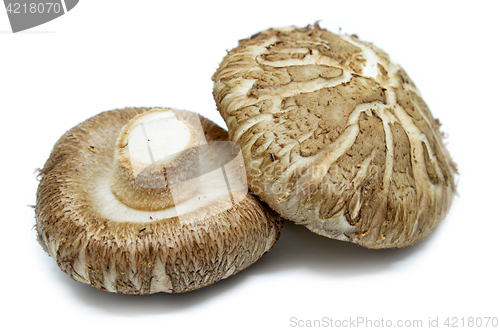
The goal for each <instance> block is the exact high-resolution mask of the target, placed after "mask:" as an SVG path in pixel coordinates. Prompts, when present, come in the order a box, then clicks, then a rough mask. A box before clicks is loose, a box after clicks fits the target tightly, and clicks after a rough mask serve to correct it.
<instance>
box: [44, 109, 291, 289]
mask: <svg viewBox="0 0 500 331" xmlns="http://www.w3.org/2000/svg"><path fill="white" fill-rule="evenodd" d="M148 110H149V109H147V108H125V109H117V110H112V111H108V112H104V113H101V114H99V115H97V116H94V117H92V118H90V119H88V120H86V121H84V122H83V123H81V124H79V125H77V126H75V127H74V128H72V129H71V130H69V131H68V132H66V133H65V134H64V135H63V136H62V137H61V138H60V139H59V141H58V142H57V143H56V145H55V146H54V149H53V151H52V153H51V155H50V157H49V159H48V160H47V162H46V164H45V166H44V168H43V169H42V171H41V180H40V184H39V187H38V191H37V202H36V208H35V213H36V228H37V232H38V237H39V238H38V240H39V242H40V244H41V245H42V247H43V248H44V249H45V250H46V251H47V252H48V253H49V255H50V256H52V257H53V258H54V259H55V260H56V261H57V263H58V265H59V267H60V268H61V269H62V270H63V271H64V272H66V273H67V274H68V275H70V276H71V277H72V278H73V279H74V280H77V281H79V282H83V283H87V284H90V285H92V286H93V287H96V288H98V289H101V290H105V291H110V292H118V293H124V294H150V293H155V292H186V291H190V290H194V289H198V288H201V287H203V286H206V285H210V284H212V283H214V282H217V281H219V280H221V279H224V278H226V277H229V276H231V275H233V274H236V273H237V272H239V271H240V270H243V269H245V268H247V267H248V266H250V265H251V264H252V263H254V262H255V261H256V260H257V259H259V258H260V257H261V256H262V255H263V254H264V253H265V252H267V251H268V250H269V249H270V248H271V247H272V246H273V244H274V242H275V241H276V240H277V239H278V237H279V232H280V229H281V226H282V222H281V221H280V220H279V218H278V217H277V215H275V214H273V213H272V212H270V211H268V210H267V209H266V208H265V207H263V206H262V205H261V204H260V203H259V202H258V201H257V200H256V199H255V198H254V197H253V196H252V195H250V194H246V195H243V196H242V197H241V199H240V200H239V201H237V202H236V203H234V202H235V201H236V200H231V199H228V198H227V197H225V196H220V197H217V198H215V199H214V200H213V201H211V202H210V203H207V204H205V205H203V206H199V208H196V209H194V210H192V211H191V212H188V213H185V214H184V215H176V214H175V211H172V207H167V208H165V209H162V210H157V208H156V207H157V206H155V207H154V208H151V210H145V208H134V207H131V206H128V205H127V204H126V203H124V202H123V201H121V200H120V199H119V198H118V197H117V195H115V194H113V192H112V189H111V182H112V181H113V180H114V178H115V176H116V173H115V170H116V166H115V157H114V155H115V143H116V141H117V138H118V137H119V135H120V132H121V131H122V128H123V127H124V126H125V125H126V124H127V123H128V122H129V121H130V120H131V119H132V118H134V116H136V115H138V114H142V113H144V112H146V111H148ZM174 112H175V113H176V114H177V115H178V116H179V117H181V118H182V119H184V120H185V121H187V122H190V121H192V120H193V121H194V120H195V119H198V117H199V118H200V120H201V126H202V128H203V130H204V134H205V138H206V140H207V141H222V140H227V133H226V132H225V130H223V129H222V128H220V127H218V126H217V125H216V124H214V123H212V122H210V121H209V120H207V119H205V118H203V117H201V116H199V115H197V114H195V113H191V112H187V111H178V110H174ZM150 190H152V191H150V192H147V193H148V194H151V193H154V190H155V189H150ZM245 192H246V191H245ZM141 194H142V193H141ZM172 215H173V216H172ZM206 215H209V216H208V217H207V216H206Z"/></svg>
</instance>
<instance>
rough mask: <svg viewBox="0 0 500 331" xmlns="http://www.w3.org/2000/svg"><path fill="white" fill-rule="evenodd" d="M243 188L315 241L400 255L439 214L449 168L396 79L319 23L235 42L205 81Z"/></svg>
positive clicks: (376, 56) (405, 81)
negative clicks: (234, 152)
mask: <svg viewBox="0 0 500 331" xmlns="http://www.w3.org/2000/svg"><path fill="white" fill-rule="evenodd" d="M213 80H214V97H215V100H216V103H217V107H218V110H219V111H220V113H221V115H222V117H223V118H224V120H225V121H226V123H227V126H228V128H229V137H230V139H231V140H232V141H234V142H237V143H238V144H239V145H240V147H241V149H242V151H243V157H244V160H245V165H246V169H247V175H248V185H249V188H250V189H251V190H252V191H253V192H255V193H256V194H257V195H258V196H259V197H260V198H261V199H262V200H264V201H265V202H266V203H267V204H268V205H269V206H270V207H271V208H273V209H274V210H276V211H277V212H278V213H280V214H281V215H282V216H283V217H285V218H288V219H290V220H292V221H294V222H296V223H298V224H303V225H305V226H306V227H308V228H309V229H310V230H311V231H313V232H316V233H318V234H321V235H324V236H327V237H330V238H335V239H340V240H344V241H351V242H354V243H357V244H359V245H362V246H366V247H370V248H386V247H403V246H407V245H411V244H413V243H415V242H417V241H418V240H421V239H422V238H424V237H425V236H427V235H428V234H429V233H431V232H432V231H433V230H434V229H435V228H436V227H437V226H438V224H439V223H440V222H441V221H442V220H443V218H444V217H445V215H446V213H447V212H448V210H449V208H450V205H451V202H452V198H453V195H454V193H455V183H454V174H455V173H456V168H455V165H454V163H453V161H452V160H451V158H450V156H449V153H448V151H447V150H446V147H445V145H444V144H443V137H442V134H441V133H440V131H439V127H440V124H439V122H438V121H437V120H436V119H434V117H433V115H432V114H431V112H430V111H429V109H428V107H427V105H426V104H425V102H424V101H423V99H422V97H421V94H420V92H419V91H418V89H417V88H416V87H415V85H414V83H413V82H412V81H411V80H410V78H409V77H408V75H407V74H406V72H405V71H404V70H403V69H402V68H401V67H400V66H399V65H397V64H395V63H393V62H391V60H390V58H389V56H388V55H387V54H386V53H384V52H383V51H382V50H380V49H378V48H377V47H375V46H374V45H372V44H370V43H367V42H363V41H361V40H359V39H358V38H357V37H356V36H355V35H352V36H348V35H336V34H333V33H331V32H329V31H326V30H324V29H321V28H320V27H319V26H317V25H315V26H314V27H305V28H296V27H290V28H281V29H269V30H266V31H263V32H260V33H258V34H255V35H254V36H252V37H250V38H248V39H244V40H241V41H240V42H239V46H238V47H236V48H235V49H233V50H231V51H230V52H228V54H227V56H226V57H225V58H224V59H223V61H222V63H221V65H220V67H219V68H218V70H217V71H216V72H215V74H214V76H213Z"/></svg>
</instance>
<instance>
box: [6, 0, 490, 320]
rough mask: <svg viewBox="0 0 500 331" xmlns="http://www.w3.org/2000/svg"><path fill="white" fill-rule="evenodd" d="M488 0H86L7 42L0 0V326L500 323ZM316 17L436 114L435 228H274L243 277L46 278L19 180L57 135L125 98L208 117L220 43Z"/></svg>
mask: <svg viewBox="0 0 500 331" xmlns="http://www.w3.org/2000/svg"><path fill="white" fill-rule="evenodd" d="M496 4H497V2H495V1H470V2H460V1H453V2H452V1H415V2H403V1H355V2H349V1H322V2H319V1H312V0H308V1H300V2H299V1H297V2H295V1H283V2H272V1H270V0H267V1H251V2H248V1H247V2H243V1H236V0H233V1H228V2H219V1H203V2H201V1H200V2H198V3H197V2H189V1H160V0H156V1H154V0H147V1H146V0H143V1H123V0H121V1H115V0H113V1H111V0H106V1H98V0H84V1H80V3H79V4H78V5H77V6H76V7H75V8H74V9H73V10H72V11H70V12H69V13H68V14H66V15H64V16H62V17H60V18H58V19H56V20H54V21H51V22H49V23H46V24H44V25H41V26H38V27H35V28H33V29H30V30H27V31H25V32H21V33H17V34H12V33H11V32H10V25H9V22H8V18H7V14H6V12H5V11H4V10H3V8H0V110H1V117H0V123H1V129H0V135H1V139H0V142H1V145H2V158H1V162H0V164H1V174H2V185H1V187H2V199H1V201H0V204H1V209H0V210H1V218H0V220H1V222H2V227H1V229H2V234H1V240H0V245H1V273H0V277H1V279H0V280H1V282H0V284H1V285H2V294H1V299H2V300H1V301H2V303H3V308H2V316H3V317H2V324H3V325H9V323H13V324H11V325H12V326H14V325H15V326H16V329H21V327H23V328H24V327H30V330H31V329H33V330H34V329H36V330H49V329H50V330H62V329H64V330H66V329H71V330H88V329H93V330H104V329H109V330H137V329H138V328H141V330H146V329H149V328H155V330H180V329H182V330H186V329H189V330H196V329H202V328H207V327H208V328H211V327H215V328H217V329H218V330H230V329H238V330H239V329H242V330H257V329H259V330H260V329H264V330H274V329H275V330H282V329H285V330H286V329H299V327H293V326H294V323H293V321H294V320H293V318H296V319H297V321H299V320H301V321H303V322H304V323H305V322H306V320H317V319H323V318H327V319H330V318H332V319H333V320H334V321H335V320H349V319H356V318H358V317H363V318H368V319H371V320H372V321H374V322H375V323H376V322H377V321H378V323H380V322H381V319H384V321H387V320H391V321H392V322H393V324H395V323H396V322H397V320H407V319H409V320H422V321H423V325H424V328H420V330H422V329H425V326H427V325H428V321H429V318H431V319H436V318H439V323H440V325H441V326H442V325H443V323H444V321H445V319H446V318H447V317H457V318H459V319H460V318H462V317H465V318H466V320H465V321H466V324H467V318H468V317H483V323H484V322H485V321H486V319H484V317H497V318H499V319H500V302H499V294H500V285H499V279H500V272H499V268H498V266H499V244H498V240H499V237H498V236H499V233H500V216H499V214H498V209H497V208H498V205H499V203H500V202H499V197H500V181H499V176H498V169H499V166H498V154H499V147H498V144H499V138H498V133H499V131H500V115H499V114H500V109H499V103H498V96H499V85H500V70H499V68H500V66H499V63H498V58H499V39H498V32H500V25H499V23H497V22H498V18H497V16H498V8H497V6H496ZM317 20H321V26H322V27H324V28H327V29H329V30H331V31H333V32H338V31H339V29H340V28H342V32H343V33H344V32H345V33H355V34H357V35H358V36H359V37H360V38H361V39H363V40H366V41H371V42H374V43H375V44H376V45H377V46H379V47H380V48H382V49H384V50H385V51H386V52H388V53H389V54H390V55H391V57H392V58H393V60H395V61H396V62H399V63H400V64H402V65H403V67H404V68H405V69H406V70H407V72H408V73H409V75H410V76H411V77H412V79H413V80H414V81H415V83H416V84H417V86H418V87H419V88H420V90H421V92H422V94H423V96H424V99H425V100H426V102H427V103H428V105H429V107H430V108H431V110H432V112H433V114H434V115H435V117H437V118H439V119H440V120H441V122H442V123H443V124H444V125H443V127H442V129H443V131H445V132H447V134H448V139H447V143H448V148H449V149H450V151H451V154H452V156H453V158H454V160H455V161H456V163H457V164H458V168H459V171H460V176H459V178H458V190H459V196H457V197H456V198H455V200H454V204H453V206H452V209H451V211H450V213H449V215H448V217H447V218H446V219H445V221H444V222H443V223H442V224H441V226H440V227H439V228H438V230H437V231H436V232H435V233H434V234H432V235H431V236H430V237H428V238H427V239H426V240H424V241H423V242H421V243H419V244H416V245H414V246H412V247H408V248H404V249H395V250H380V251H375V250H368V249H365V248H361V247H357V246H356V245H353V244H349V243H344V242H337V241H334V240H331V239H327V238H323V237H320V236H318V235H315V234H313V233H310V232H309V231H308V230H306V229H305V228H302V227H299V226H295V225H292V224H291V223H290V222H287V223H286V224H285V227H284V229H283V231H282V237H281V239H280V240H279V241H278V243H277V244H276V245H275V247H274V248H273V249H272V250H271V251H270V252H269V253H268V254H267V255H265V256H264V257H263V258H262V259H261V260H259V261H258V262H257V263H255V264H254V265H253V266H251V267H250V268H249V269H247V270H245V271H243V272H241V273H239V274H237V275H236V276H234V277H230V278H229V279H226V280H224V281H221V282H219V283H217V284H215V285H213V286H210V287H207V288H204V289H201V290H198V291H194V292H190V293H185V294H174V295H172V294H164V293H162V294H155V295H150V296H142V297H134V296H124V295H117V294H113V293H105V292H101V291H98V290H95V289H93V288H91V287H90V286H88V285H84V284H80V283H77V282H75V281H73V280H72V279H70V278H69V277H68V276H67V275H66V274H64V273H63V272H61V271H60V270H59V268H58V267H57V265H56V263H55V261H54V260H52V259H51V258H50V257H48V256H47V254H46V253H45V252H43V251H42V249H41V247H39V245H38V243H37V242H36V241H35V231H34V230H33V229H32V226H33V225H34V223H35V220H34V212H33V209H32V208H30V207H27V206H28V205H34V204H35V192H36V187H37V181H36V178H35V175H33V172H34V171H35V169H36V168H38V167H42V166H43V164H44V162H45V160H46V159H47V157H48V155H49V153H50V150H51V149H52V146H53V145H54V143H55V142H56V140H57V139H58V138H59V137H60V136H61V135H62V134H63V133H64V132H65V131H66V130H68V129H70V128H71V127H73V126H74V125H76V124H78V123H79V122H81V121H84V120H85V119H87V118H89V117H91V116H94V115H96V114H98V113H100V112H102V111H105V110H109V109H114V108H121V107H124V106H165V107H173V108H180V109H189V110H192V111H196V112H199V113H201V114H203V115H204V116H206V117H208V118H210V119H212V120H213V121H215V122H217V123H218V124H220V125H222V126H224V123H223V121H222V119H221V118H220V117H219V114H218V112H217V111H216V108H215V103H214V101H213V99H212V94H211V93H212V81H211V75H212V74H213V72H214V71H215V69H216V68H217V66H218V64H219V62H220V61H221V60H222V58H223V56H224V55H225V52H226V50H229V49H231V48H233V47H235V46H236V45H237V41H238V40H239V39H242V38H246V37H248V36H250V35H252V34H254V33H256V32H258V31H260V30H263V29H267V28H269V27H273V26H274V27H280V26H288V25H297V26H305V25H307V24H312V23H314V22H315V21H317ZM457 325H461V321H460V322H459V323H458V324H457ZM344 329H347V328H344ZM357 329H359V330H360V329H363V324H361V325H359V327H358V328H357ZM379 329H382V328H379ZM393 329H395V328H393ZM405 329H410V328H405ZM442 329H444V328H442ZM469 329H471V330H472V329H473V328H469ZM476 329H484V327H483V328H476ZM497 329H498V328H497Z"/></svg>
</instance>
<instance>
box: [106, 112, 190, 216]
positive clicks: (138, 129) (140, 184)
mask: <svg viewBox="0 0 500 331" xmlns="http://www.w3.org/2000/svg"><path fill="white" fill-rule="evenodd" d="M198 136H199V135H198V133H197V130H196V129H195V127H194V126H193V125H191V124H190V123H188V122H187V121H185V120H184V119H182V118H180V117H179V116H177V114H176V113H174V112H173V111H172V110H167V109H161V108H154V109H151V110H150V111H148V112H146V113H143V114H140V115H137V116H135V117H134V118H133V119H132V120H130V122H129V123H128V124H127V125H125V127H124V128H123V129H122V131H121V133H120V135H119V137H118V140H117V142H116V147H115V160H114V167H115V173H114V176H113V180H112V183H111V190H112V192H113V193H114V195H115V196H116V197H117V198H118V200H120V201H121V202H122V203H124V204H125V205H127V206H129V207H131V208H134V209H138V210H148V211H155V210H161V209H165V208H169V207H173V206H175V204H176V203H179V202H181V201H184V200H186V199H188V198H189V197H190V196H191V195H192V193H193V192H194V191H195V190H196V180H193V179H195V178H196V177H197V174H198V169H199V162H198V153H199V152H198V148H196V147H197V146H198V144H199V141H198V140H199V139H198ZM188 179H189V181H187V180H188ZM174 186H180V187H176V188H175V189H174Z"/></svg>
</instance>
